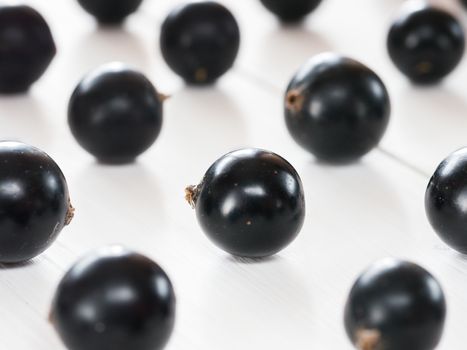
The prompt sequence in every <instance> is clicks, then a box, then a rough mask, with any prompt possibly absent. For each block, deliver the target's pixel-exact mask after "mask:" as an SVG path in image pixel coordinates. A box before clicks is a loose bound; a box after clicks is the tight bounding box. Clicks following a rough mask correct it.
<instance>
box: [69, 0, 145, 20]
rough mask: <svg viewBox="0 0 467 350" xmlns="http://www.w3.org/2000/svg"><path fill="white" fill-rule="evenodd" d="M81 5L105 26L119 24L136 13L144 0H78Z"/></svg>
mask: <svg viewBox="0 0 467 350" xmlns="http://www.w3.org/2000/svg"><path fill="white" fill-rule="evenodd" d="M78 2H79V4H80V5H81V6H82V7H83V8H84V9H85V10H86V11H87V12H88V13H90V14H91V15H93V16H94V17H95V18H96V19H97V20H98V21H99V22H101V23H103V24H119V23H121V22H122V21H123V20H124V19H125V18H126V17H127V16H128V15H130V14H132V13H133V12H135V11H136V10H137V9H138V7H139V6H140V5H141V3H142V2H143V0H78Z"/></svg>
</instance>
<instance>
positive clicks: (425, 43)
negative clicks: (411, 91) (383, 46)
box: [387, 2, 465, 84]
mask: <svg viewBox="0 0 467 350" xmlns="http://www.w3.org/2000/svg"><path fill="white" fill-rule="evenodd" d="M419 4H420V5H419ZM464 46H465V37H464V29H463V28H462V25H461V24H460V22H459V21H458V20H457V19H456V18H455V17H454V16H452V15H451V14H449V13H448V12H446V11H445V10H442V9H439V8H437V7H433V6H430V5H427V4H424V3H410V2H409V4H407V5H405V7H404V9H403V11H402V13H401V15H400V16H399V18H398V19H397V20H396V21H395V22H394V23H393V24H392V26H391V29H390V30H389V35H388V38H387V47H388V51H389V56H390V57H391V59H392V61H393V62H394V64H395V65H396V67H397V68H398V69H399V70H400V71H401V72H402V73H404V74H405V75H406V76H407V77H408V78H409V79H410V80H412V81H413V82H414V83H418V84H431V83H436V82H438V81H439V80H441V79H442V78H444V77H445V76H446V75H448V74H449V73H450V72H451V71H452V70H454V68H455V67H456V66H457V65H458V64H459V62H460V61H461V59H462V56H463V55H464Z"/></svg>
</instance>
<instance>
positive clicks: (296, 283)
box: [0, 0, 467, 350]
mask: <svg viewBox="0 0 467 350" xmlns="http://www.w3.org/2000/svg"><path fill="white" fill-rule="evenodd" d="M26 2H28V3H30V4H32V5H34V6H35V7H36V8H37V9H39V10H40V11H41V12H42V13H43V15H44V16H45V17H46V18H47V20H48V21H49V23H50V25H51V27H52V30H53V33H54V35H55V38H56V41H57V45H58V50H59V54H58V56H57V57H56V59H55V60H54V62H53V64H52V65H51V67H50V69H49V70H48V71H47V74H46V75H45V76H44V77H43V78H42V79H41V80H40V82H39V83H37V84H36V85H35V86H34V88H33V89H32V90H31V92H30V93H29V94H28V95H25V96H18V97H0V137H1V138H2V139H5V138H8V139H18V140H22V141H25V142H28V143H31V144H33V145H35V146H38V147H40V148H42V149H44V150H45V151H47V152H48V153H49V154H50V155H51V156H52V157H54V159H55V160H56V161H57V162H58V163H59V165H60V166H61V168H62V169H63V171H64V173H65V175H66V177H67V179H68V182H69V187H70V191H71V196H72V200H73V203H74V205H75V206H76V208H77V209H76V217H75V220H74V221H73V223H72V225H71V226H69V227H68V228H66V229H65V230H64V231H63V232H62V234H61V236H60V238H59V239H58V241H57V242H56V243H55V244H54V245H53V246H52V247H51V248H50V249H49V250H48V251H47V252H46V253H45V254H43V255H41V256H40V257H38V258H36V259H34V260H33V261H32V262H30V263H28V264H26V265H24V266H21V267H15V268H3V267H0V349H8V350H32V349H34V350H51V349H53V350H54V349H63V347H62V345H61V343H60V341H59V340H58V338H57V336H56V335H55V333H54V331H53V329H52V327H51V326H50V325H49V324H48V322H47V313H48V308H49V305H50V301H51V297H52V295H53V292H54V290H55V287H56V285H57V283H58V281H59V280H60V278H61V276H62V275H63V273H64V272H65V271H66V270H67V269H68V267H69V266H70V265H71V264H72V263H73V262H74V261H75V260H76V259H77V258H78V257H79V256H81V255H82V254H84V253H86V252H88V251H89V250H91V249H93V248H95V247H99V246H101V245H105V244H109V243H121V244H124V245H126V246H128V247H130V248H133V249H135V250H138V251H141V252H143V253H145V254H147V255H148V256H150V257H152V258H153V259H155V260H156V261H157V262H159V263H160V264H161V265H162V266H163V267H164V268H165V269H166V271H167V272H168V274H169V275H170V277H171V279H172V281H173V282H174V285H175V288H176V293H177V298H178V309H177V322H176V329H175V332H174V334H173V336H172V339H171V342H170V344H169V346H168V348H167V349H168V350H178V349H190V350H198V349H200V350H206V349H223V350H238V349H271V350H273V349H281V350H283V349H295V350H302V349H303V350H305V349H340V350H344V349H345V350H350V349H352V347H351V345H350V344H349V342H348V340H347V337H346V335H345V333H344V330H343V325H342V313H343V305H344V302H345V298H346V295H347V292H348V290H349V288H350V286H351V284H352V283H353V281H354V279H355V278H356V277H357V275H358V274H359V273H360V272H361V270H362V269H364V268H365V267H366V266H367V265H368V264H370V263H371V262H372V261H374V260H376V259H379V258H382V257H386V256H396V257H401V258H407V259H410V260H412V261H415V262H418V263H420V264H422V265H423V266H425V267H426V268H427V269H429V270H430V271H431V272H432V273H433V274H434V275H435V276H436V277H437V278H438V279H439V280H440V282H441V283H442V285H443V287H444V290H445V292H446V295H447V301H448V306H449V310H448V320H447V324H446V330H445V333H444V337H443V340H442V343H441V345H440V347H439V349H440V350H448V349H449V350H457V349H463V348H465V344H466V342H467V333H466V332H465V329H464V325H465V323H466V322H467V298H466V297H465V296H466V295H467V259H466V258H464V257H462V256H460V255H459V254H457V253H455V252H453V251H452V250H450V249H448V248H447V247H446V246H445V245H444V244H443V243H442V242H441V241H440V240H439V239H438V238H437V237H436V235H435V234H434V233H433V232H432V230H431V228H430V226H429V224H428V222H427V220H426V218H425V213H424V208H423V196H424V191H425V187H426V184H427V181H428V177H429V174H431V173H432V172H433V170H434V168H435V167H436V165H437V164H438V163H439V162H440V161H441V159H442V158H443V157H445V156H446V155H447V154H448V153H449V152H451V151H453V150H455V149H457V148H459V147H462V146H464V145H466V144H467V95H466V94H467V93H466V90H465V81H466V78H467V60H465V61H464V62H463V64H462V65H461V66H460V67H459V68H458V69H457V70H456V71H455V73H454V74H453V75H452V76H450V77H449V78H448V79H446V81H445V82H444V83H443V84H442V85H440V86H436V87H432V88H417V87H414V86H412V85H411V84H410V83H408V82H407V81H406V79H405V78H404V77H403V76H401V75H400V74H399V73H398V72H397V71H396V69H395V68H394V67H393V66H392V65H391V62H390V61H389V58H388V56H387V54H386V50H385V34H386V31H387V29H388V25H389V23H390V20H391V18H392V17H393V16H394V14H395V11H396V10H397V8H398V6H400V4H401V3H402V2H403V1H400V0H352V1H347V0H324V1H323V4H322V6H321V7H320V8H319V9H318V10H317V11H316V12H315V13H314V14H313V15H312V16H310V17H309V18H308V20H307V21H306V22H305V23H303V25H302V26H299V27H281V26H280V25H279V24H278V22H277V21H276V20H275V18H274V17H273V16H272V15H270V14H269V13H268V12H267V11H265V10H264V9H263V8H262V7H261V6H260V4H259V1H256V0H224V1H223V2H224V3H226V4H227V5H228V6H229V7H230V8H231V9H232V11H233V12H234V13H235V15H236V17H237V18H238V20H239V22H240V25H241V30H242V47H241V54H240V57H239V59H238V62H237V64H236V66H235V68H234V69H233V70H232V71H231V72H229V73H228V74H227V75H226V76H225V77H224V78H223V79H222V80H220V81H219V83H218V84H217V85H216V86H215V87H213V88H201V89H196V88H188V87H186V86H184V84H183V83H182V82H181V81H180V80H179V79H178V78H177V77H176V76H175V75H174V74H172V73H171V72H170V71H169V70H168V68H167V66H166V65H165V63H164V62H163V60H162V57H161V55H160V53H159V49H158V30H159V26H160V23H161V22H162V20H163V18H164V16H165V15H166V13H167V12H168V11H169V9H170V8H171V7H172V6H174V5H175V3H178V2H180V1H178V0H177V1H175V0H146V1H145V3H144V5H143V7H142V8H141V10H140V11H139V12H138V13H137V14H135V15H134V16H132V17H131V18H130V19H129V20H128V21H127V22H126V25H125V26H124V28H123V29H102V28H98V27H97V26H96V25H95V23H94V21H93V20H92V18H91V17H89V16H88V15H87V14H86V13H84V12H83V11H82V10H81V9H80V8H79V7H78V6H77V4H76V3H75V1H73V0H29V1H26ZM444 3H445V4H447V5H448V6H450V7H451V8H453V9H454V10H457V11H458V15H459V16H460V17H461V19H462V21H463V22H464V23H467V16H466V15H465V14H464V13H462V12H461V10H459V8H458V7H457V6H456V3H455V0H445V1H444ZM466 13H467V12H466ZM330 50H332V51H337V52H340V53H343V54H346V55H349V56H351V57H354V58H357V59H359V60H361V61H362V62H364V63H366V64H368V65H369V66H371V67H372V68H374V69H375V70H376V71H377V72H378V73H379V74H380V75H381V77H382V78H383V80H384V81H385V82H386V84H387V86H388V89H389V91H390V93H391V97H392V103H393V115H392V121H391V124H390V128H389V130H388V133H387V134H386V137H385V138H384V140H383V142H382V144H381V147H380V148H379V149H377V150H375V151H373V152H372V153H371V154H369V155H368V156H367V157H365V158H364V159H363V160H362V161H360V162H358V163H356V164H353V165H350V166H329V165H324V164H320V163H318V162H316V161H315V160H314V159H313V158H312V157H311V156H310V155H308V154H307V153H306V152H304V151H302V150H301V149H300V148H299V147H298V146H297V145H296V144H295V143H294V141H293V140H292V139H291V138H290V137H289V135H288V133H287V131H286V128H285V125H284V122H283V116H282V95H283V90H284V89H285V86H286V84H287V82H288V80H289V78H290V77H291V75H292V74H293V72H294V71H295V70H296V69H297V68H298V66H299V65H300V64H301V63H303V62H304V61H305V60H306V59H307V58H308V57H310V56H312V55H313V54H316V53H319V52H322V51H330ZM112 60H121V61H124V62H128V63H130V64H133V65H135V66H136V67H138V68H139V69H141V70H142V71H144V72H146V73H147V74H148V76H149V77H150V78H151V80H152V81H153V82H154V83H155V85H156V86H157V87H158V89H159V90H161V91H163V92H165V93H169V94H172V98H171V99H170V100H169V101H168V102H167V105H166V108H165V120H164V125H163V132H162V134H161V136H160V138H159V139H158V141H157V142H156V144H155V145H154V146H153V147H152V148H151V149H150V151H148V152H147V153H146V154H144V155H143V156H142V157H141V158H140V159H139V160H138V162H137V163H136V164H133V165H128V166H117V167H112V166H102V165H99V164H97V163H96V162H95V161H94V160H93V158H92V157H91V156H89V155H88V154H87V153H85V152H84V151H83V150H82V149H81V148H80V147H79V146H78V145H77V143H76V142H75V141H74V140H73V138H72V136H71V134H70V132H69V130H68V127H67V123H66V105H67V102H68V98H69V96H70V94H71V91H72V90H73V88H74V86H75V85H76V83H77V82H78V80H79V79H80V78H81V77H82V76H83V74H85V73H86V72H87V71H89V70H90V69H92V68H94V67H95V66H96V65H98V64H101V63H105V62H108V61H112ZM245 146H254V147H262V148H267V149H270V150H272V151H275V152H277V153H279V154H281V155H283V156H284V157H285V158H287V159H288V160H289V161H291V163H292V164H293V165H294V166H295V167H296V168H297V170H298V172H299V173H300V174H301V177H302V180H303V182H304V187H305V191H306V200H307V218H306V222H305V225H304V228H303V230H302V232H301V234H300V236H299V238H298V239H297V240H296V241H295V242H294V243H293V244H292V245H291V246H290V247H288V248H287V249H285V250H284V251H283V252H281V253H280V254H278V255H277V256H275V257H274V258H271V259H267V260H265V261H263V262H254V263H253V262H245V261H240V260H237V259H234V258H232V257H230V256H228V255H226V254H224V253H223V252H222V251H220V250H219V249H217V248H215V247H214V246H213V245H212V244H211V243H210V242H209V241H208V240H207V239H206V238H205V236H204V235H203V233H202V232H201V230H200V228H199V227H198V224H197V222H196V218H195V215H194V213H193V212H192V210H191V209H190V207H189V206H188V205H187V204H186V203H185V202H184V200H183V189H184V187H185V186H186V185H187V184H193V183H196V182H197V181H198V180H200V178H201V177H202V175H203V174H204V171H205V170H206V169H207V167H208V166H209V165H210V164H211V163H212V162H213V161H214V160H215V159H217V158H218V157H219V156H221V155H222V154H224V153H225V152H227V151H230V150H232V149H235V148H239V147H245Z"/></svg>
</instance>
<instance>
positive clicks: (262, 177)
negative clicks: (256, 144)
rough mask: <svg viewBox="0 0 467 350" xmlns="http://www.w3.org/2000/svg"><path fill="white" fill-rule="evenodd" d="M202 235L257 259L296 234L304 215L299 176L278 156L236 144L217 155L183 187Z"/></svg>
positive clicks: (233, 251) (284, 244) (233, 252)
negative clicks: (236, 147) (197, 177)
mask: <svg viewBox="0 0 467 350" xmlns="http://www.w3.org/2000/svg"><path fill="white" fill-rule="evenodd" d="M186 198H187V200H188V202H189V203H190V204H191V205H192V206H193V207H194V208H195V209H196V215H197V217H198V221H199V223H200V225H201V227H202V228H203V230H204V231H205V233H206V234H207V236H208V237H209V238H210V239H211V240H212V241H213V242H214V243H215V244H216V245H217V246H219V247H220V248H222V249H223V250H225V251H227V252H229V253H230V254H233V255H236V256H241V257H248V258H261V257H266V256H269V255H272V254H275V253H277V252H278V251H280V250H281V249H283V248H284V247H285V246H287V245H288V244H289V243H290V242H292V241H293V240H294V239H295V237H296V236H297V235H298V233H299V231H300V229H301V227H302V225H303V221H304V218H305V198H304V194H303V187H302V182H301V180H300V177H299V176H298V174H297V172H296V171H295V169H294V168H293V167H292V165H290V163H288V162H287V161H286V160H285V159H284V158H282V157H280V156H278V155H277V154H275V153H272V152H268V151H264V150H260V149H253V148H248V149H241V150H238V151H234V152H231V153H228V154H226V155H224V156H223V157H221V158H220V159H218V160H217V161H216V162H215V163H214V164H213V165H212V166H211V167H210V168H209V169H208V171H207V172H206V174H205V175H204V178H203V180H202V181H201V183H200V184H199V185H197V186H190V187H188V188H187V189H186Z"/></svg>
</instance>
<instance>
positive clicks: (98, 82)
mask: <svg viewBox="0 0 467 350" xmlns="http://www.w3.org/2000/svg"><path fill="white" fill-rule="evenodd" d="M163 99H164V96H162V95H160V94H158V92H157V90H156V89H155V87H154V86H153V85H152V84H151V82H150V81H149V80H148V79H147V78H146V77H145V76H144V75H143V74H141V73H139V72H137V71H135V70H133V69H131V68H129V67H127V66H125V65H123V64H120V63H111V64H107V65H104V66H102V67H100V68H98V69H96V70H95V71H93V72H91V73H90V74H88V75H87V76H86V77H85V78H84V79H83V80H82V81H81V82H80V83H79V85H78V87H77V88H76V89H75V91H74V92H73V95H72V96H71V99H70V103H69V106H68V123H69V125H70V128H71V132H72V133H73V135H74V136H75V138H76V140H77V141H78V143H79V144H80V145H81V146H82V147H83V148H84V149H85V150H87V151H88V152H89V153H91V154H93V155H94V156H95V157H96V158H97V159H98V160H99V161H101V162H104V163H128V162H131V161H133V160H134V159H135V158H136V157H137V156H138V155H140V154H141V153H143V152H144V151H146V150H147V149H148V148H149V147H150V146H151V145H152V144H153V143H154V141H155V140H156V139H157V136H158V135H159V132H160V130H161V126H162V102H163Z"/></svg>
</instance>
